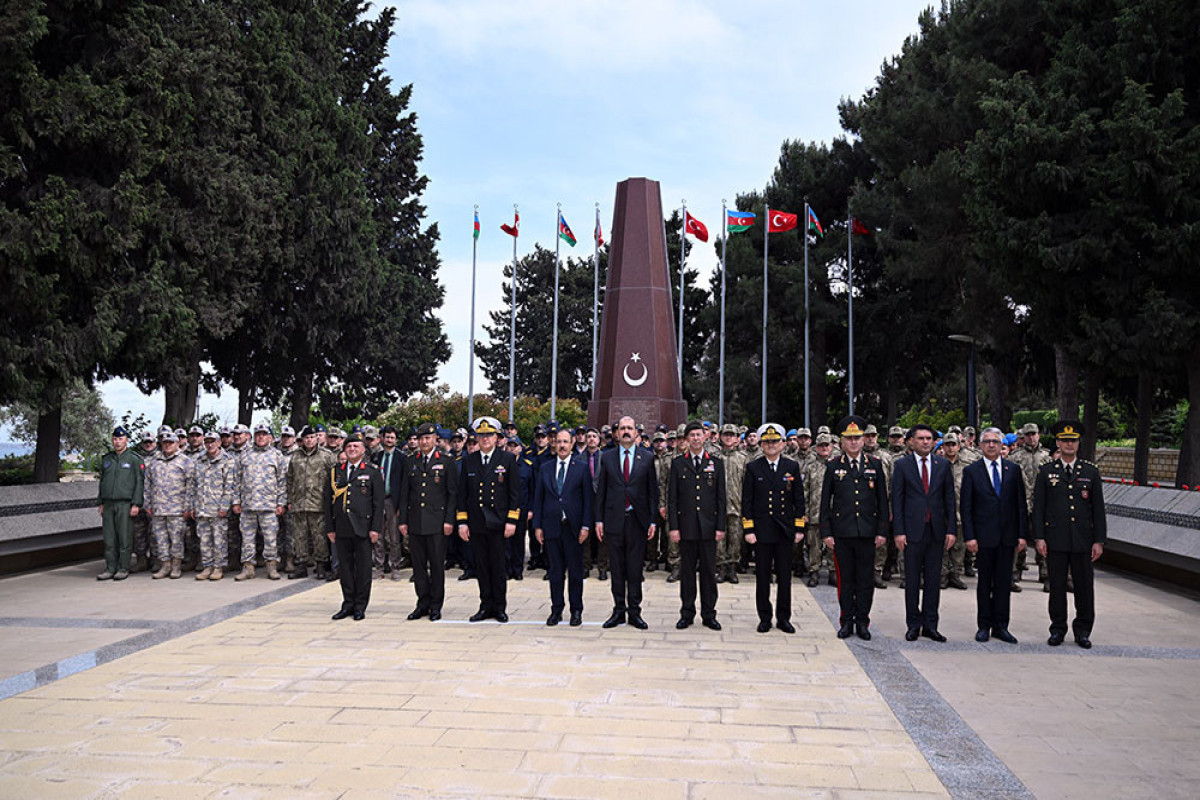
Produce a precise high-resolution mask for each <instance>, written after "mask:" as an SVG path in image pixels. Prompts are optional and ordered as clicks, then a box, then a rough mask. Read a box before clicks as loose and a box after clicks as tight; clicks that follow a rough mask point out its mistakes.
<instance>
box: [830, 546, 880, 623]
mask: <svg viewBox="0 0 1200 800" xmlns="http://www.w3.org/2000/svg"><path fill="white" fill-rule="evenodd" d="M833 567H834V569H835V570H837V577H838V604H839V605H840V606H841V608H842V618H841V621H842V624H843V625H844V624H846V623H847V622H851V623H857V624H860V625H870V624H871V604H872V603H873V602H874V601H875V538H874V537H873V536H864V537H847V538H835V539H834V541H833Z"/></svg>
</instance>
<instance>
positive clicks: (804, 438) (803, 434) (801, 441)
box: [792, 428, 816, 473]
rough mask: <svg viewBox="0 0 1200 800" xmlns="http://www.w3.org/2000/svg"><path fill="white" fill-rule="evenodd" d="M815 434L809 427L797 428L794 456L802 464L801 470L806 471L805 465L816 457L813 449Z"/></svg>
mask: <svg viewBox="0 0 1200 800" xmlns="http://www.w3.org/2000/svg"><path fill="white" fill-rule="evenodd" d="M812 444H813V435H812V430H810V429H809V428H797V429H796V454H795V455H794V456H792V458H794V459H796V463H797V464H799V465H800V472H801V473H803V472H804V467H805V466H806V465H807V464H808V462H809V461H811V460H812V459H814V458H815V457H816V454H815V453H813V449H812Z"/></svg>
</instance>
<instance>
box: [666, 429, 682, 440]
mask: <svg viewBox="0 0 1200 800" xmlns="http://www.w3.org/2000/svg"><path fill="white" fill-rule="evenodd" d="M678 438H679V434H678V433H676V432H675V431H674V430H669V431H667V441H668V442H669V441H671V440H672V439H678Z"/></svg>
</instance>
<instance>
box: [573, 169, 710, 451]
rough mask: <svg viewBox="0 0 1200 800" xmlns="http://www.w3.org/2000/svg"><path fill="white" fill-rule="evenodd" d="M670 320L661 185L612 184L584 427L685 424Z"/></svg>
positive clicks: (637, 180) (630, 181)
mask: <svg viewBox="0 0 1200 800" xmlns="http://www.w3.org/2000/svg"><path fill="white" fill-rule="evenodd" d="M675 345H676V341H675V318H674V315H673V314H672V303H671V289H670V285H669V282H668V277H667V233H666V228H665V227H664V224H663V215H662V194H661V192H660V190H659V186H658V181H652V180H648V179H646V178H629V179H627V180H624V181H621V182H620V183H618V184H617V197H616V201H615V202H614V204H613V224H612V243H611V245H610V250H609V257H608V283H607V284H606V288H605V294H604V315H603V316H602V317H601V319H600V354H599V356H598V360H599V367H598V368H597V370H596V385H595V386H594V387H593V388H592V399H591V402H590V403H588V424H589V425H593V426H595V427H597V428H598V427H600V426H601V425H603V424H604V423H606V422H613V421H615V420H617V419H619V418H620V417H623V416H625V415H629V416H631V417H633V418H634V419H635V420H637V421H638V422H642V423H645V424H646V426H647V429H649V426H651V425H656V424H658V423H660V422H661V423H665V424H667V425H669V426H671V427H674V426H676V425H678V424H679V423H680V422H684V421H686V420H687V403H685V402H684V401H683V395H682V394H681V390H680V385H679V369H678V362H677V361H676V355H675V354H676V346H675Z"/></svg>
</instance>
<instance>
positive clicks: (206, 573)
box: [192, 431, 237, 581]
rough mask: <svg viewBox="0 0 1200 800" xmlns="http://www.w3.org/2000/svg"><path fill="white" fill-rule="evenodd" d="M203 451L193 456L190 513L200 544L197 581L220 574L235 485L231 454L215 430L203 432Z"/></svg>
mask: <svg viewBox="0 0 1200 800" xmlns="http://www.w3.org/2000/svg"><path fill="white" fill-rule="evenodd" d="M203 438H204V452H203V453H201V454H200V455H199V456H197V457H196V458H194V459H193V461H194V462H195V464H196V483H195V489H194V491H195V495H194V497H193V499H192V513H193V516H194V518H195V521H196V535H197V538H198V539H199V543H198V544H199V548H200V571H199V572H197V573H196V580H198V581H204V580H209V581H219V580H221V578H222V577H223V576H224V572H223V570H222V568H223V567H224V566H225V556H226V552H227V545H226V543H225V536H226V530H227V526H228V524H229V509H230V507H231V506H232V505H233V501H234V491H235V490H236V488H237V470H236V468H235V465H234V463H233V457H232V456H230V455H229V453H227V452H226V451H224V450H222V449H221V437H220V435H219V434H218V433H217V432H216V431H209V432H207V433H205V434H203Z"/></svg>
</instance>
